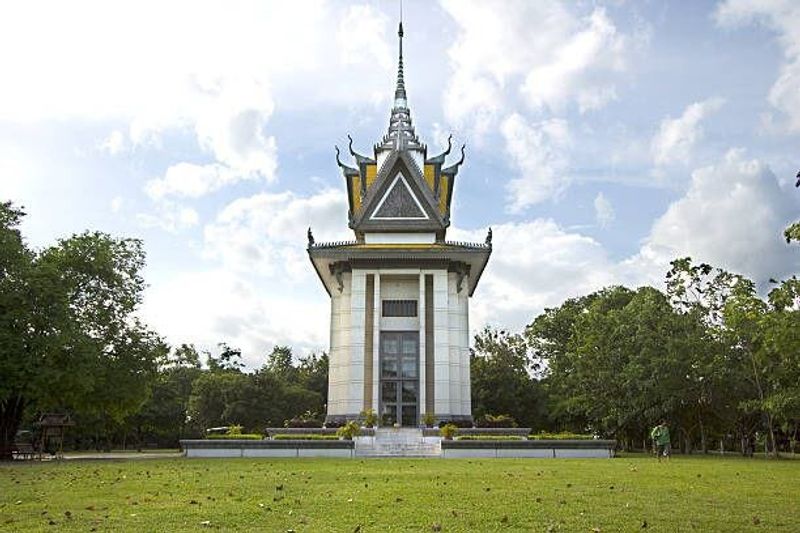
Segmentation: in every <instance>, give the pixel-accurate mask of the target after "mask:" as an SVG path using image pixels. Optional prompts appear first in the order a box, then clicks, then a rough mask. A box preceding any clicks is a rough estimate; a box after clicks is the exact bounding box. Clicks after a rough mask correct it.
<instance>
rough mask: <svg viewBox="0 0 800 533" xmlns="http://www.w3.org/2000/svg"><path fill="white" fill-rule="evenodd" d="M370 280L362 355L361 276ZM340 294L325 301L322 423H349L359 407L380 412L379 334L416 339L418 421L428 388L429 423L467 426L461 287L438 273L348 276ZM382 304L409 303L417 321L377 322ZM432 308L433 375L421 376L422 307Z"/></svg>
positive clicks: (465, 313)
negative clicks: (326, 369)
mask: <svg viewBox="0 0 800 533" xmlns="http://www.w3.org/2000/svg"><path fill="white" fill-rule="evenodd" d="M368 275H372V276H373V279H374V285H373V287H374V290H373V305H372V309H373V316H372V320H371V321H370V322H371V323H372V325H373V331H372V350H371V353H365V351H366V349H365V348H366V341H365V339H366V338H367V335H366V329H365V328H366V326H367V322H368V321H367V317H366V310H367V308H366V305H365V304H366V294H367V293H366V290H367V276H368ZM428 275H430V276H432V279H433V291H432V296H433V302H432V303H429V302H426V289H425V280H426V276H428ZM341 282H342V290H341V292H339V291H333V294H332V295H331V337H330V338H331V346H330V351H329V358H330V377H329V391H328V417H329V418H336V417H345V418H351V417H354V416H357V415H358V414H359V413H360V412H361V411H363V410H364V409H365V407H366V406H370V407H372V408H373V409H375V411H376V412H379V405H380V403H379V402H380V342H379V339H380V333H381V332H382V331H406V332H411V331H416V332H419V368H418V376H419V387H418V391H419V396H418V399H417V400H418V406H419V408H418V416H421V415H422V414H424V413H425V411H426V404H427V403H429V402H428V399H427V398H426V389H427V387H426V384H427V383H428V382H429V381H432V383H433V391H434V404H433V405H434V415H435V416H436V417H437V418H439V419H450V418H468V417H470V416H471V413H472V405H471V398H470V373H469V297H468V293H467V289H466V287H467V284H468V279H467V278H466V277H465V278H464V279H463V280H461V285H462V286H461V290H459V287H458V284H459V280H458V274H456V273H453V272H447V270H445V269H422V268H418V269H414V268H404V269H390V268H386V269H374V270H367V269H353V270H352V272H346V273H343V274H342V279H341ZM385 299H400V300H416V301H417V316H416V317H384V316H382V301H383V300H385ZM429 305H432V316H433V328H432V338H433V350H430V351H431V352H432V354H433V364H432V367H433V369H434V375H433V376H429V375H428V373H427V372H426V367H429V365H427V364H426V363H427V361H426V352H428V350H426V343H427V337H428V335H426V331H427V327H426V326H427V325H426V307H427V306H429ZM368 358H371V363H372V364H371V368H372V375H371V378H372V379H371V386H369V381H370V380H369V378H367V380H366V384H367V386H366V387H365V364H366V368H369V367H370V365H369V364H367V363H368V362H369V359H368Z"/></svg>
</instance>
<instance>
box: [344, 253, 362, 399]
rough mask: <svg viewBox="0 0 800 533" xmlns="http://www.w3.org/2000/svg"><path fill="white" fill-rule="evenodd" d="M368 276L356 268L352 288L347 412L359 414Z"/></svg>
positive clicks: (352, 278)
mask: <svg viewBox="0 0 800 533" xmlns="http://www.w3.org/2000/svg"><path fill="white" fill-rule="evenodd" d="M366 290H367V276H366V274H365V273H364V271H363V270H359V269H354V270H353V272H352V275H351V289H350V343H349V352H350V366H349V371H348V372H347V374H348V383H347V400H346V406H345V410H346V414H351V415H352V414H358V413H359V412H361V411H362V410H363V409H364V401H363V398H364V324H365V320H364V319H365V315H364V313H365V306H364V299H365V297H366Z"/></svg>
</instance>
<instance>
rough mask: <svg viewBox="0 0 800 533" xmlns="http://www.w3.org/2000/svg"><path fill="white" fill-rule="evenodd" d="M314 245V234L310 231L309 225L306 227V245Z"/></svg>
mask: <svg viewBox="0 0 800 533" xmlns="http://www.w3.org/2000/svg"><path fill="white" fill-rule="evenodd" d="M312 246H314V234H313V233H311V226H309V227H308V247H309V248H311V247H312Z"/></svg>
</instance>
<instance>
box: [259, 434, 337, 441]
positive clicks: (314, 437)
mask: <svg viewBox="0 0 800 533" xmlns="http://www.w3.org/2000/svg"><path fill="white" fill-rule="evenodd" d="M272 439H273V440H339V437H337V436H336V435H310V434H307V433H304V434H300V435H288V434H285V433H279V434H278V435H273V437H272Z"/></svg>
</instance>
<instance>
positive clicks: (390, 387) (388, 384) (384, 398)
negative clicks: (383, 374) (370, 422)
mask: <svg viewBox="0 0 800 533" xmlns="http://www.w3.org/2000/svg"><path fill="white" fill-rule="evenodd" d="M381 402H383V403H384V404H386V403H395V402H397V382H396V381H384V382H383V383H381ZM384 408H385V406H384Z"/></svg>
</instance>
